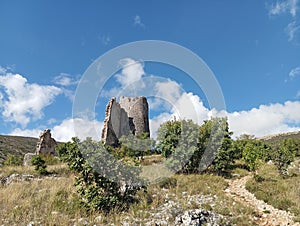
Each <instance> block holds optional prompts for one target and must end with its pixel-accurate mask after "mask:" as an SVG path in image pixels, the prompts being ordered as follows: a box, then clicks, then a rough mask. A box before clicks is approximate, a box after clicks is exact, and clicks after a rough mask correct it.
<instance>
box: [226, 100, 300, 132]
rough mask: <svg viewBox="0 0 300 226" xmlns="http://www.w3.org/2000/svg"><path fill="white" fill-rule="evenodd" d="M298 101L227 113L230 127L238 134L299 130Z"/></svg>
mask: <svg viewBox="0 0 300 226" xmlns="http://www.w3.org/2000/svg"><path fill="white" fill-rule="evenodd" d="M299 112H300V102H297V101H296V102H291V101H287V102H285V103H284V104H271V105H261V106H259V108H253V109H251V110H249V111H240V112H233V113H227V117H228V121H229V125H230V129H231V130H232V131H233V132H234V133H235V136H239V135H241V134H243V133H247V134H252V135H255V136H264V135H269V134H276V133H282V132H291V131H297V130H300V127H299V126H300V114H299Z"/></svg>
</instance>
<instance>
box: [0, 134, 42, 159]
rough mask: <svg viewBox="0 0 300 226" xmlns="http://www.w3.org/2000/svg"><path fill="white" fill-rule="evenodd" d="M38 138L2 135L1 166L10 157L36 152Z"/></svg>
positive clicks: (0, 146) (0, 138)
mask: <svg viewBox="0 0 300 226" xmlns="http://www.w3.org/2000/svg"><path fill="white" fill-rule="evenodd" d="M37 142H38V139H37V138H33V137H19V136H6V135H0V164H1V163H2V162H3V161H4V160H5V159H6V157H7V156H8V155H18V156H23V155H24V154H25V153H28V152H35V148H36V144H37Z"/></svg>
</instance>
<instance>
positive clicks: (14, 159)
mask: <svg viewBox="0 0 300 226" xmlns="http://www.w3.org/2000/svg"><path fill="white" fill-rule="evenodd" d="M22 164H23V159H22V158H21V157H20V156H17V155H8V156H7V158H6V159H5V161H4V162H3V165H5V166H20V165H22Z"/></svg>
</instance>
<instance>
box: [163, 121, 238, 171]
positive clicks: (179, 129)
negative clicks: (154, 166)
mask: <svg viewBox="0 0 300 226" xmlns="http://www.w3.org/2000/svg"><path fill="white" fill-rule="evenodd" d="M230 135H231V133H230V132H229V128H228V123H227V119H226V118H212V119H211V120H207V121H204V124H203V125H202V126H198V125H197V124H195V123H194V122H193V121H192V120H182V121H176V120H172V121H168V122H166V123H164V124H162V125H161V126H160V128H159V130H158V142H159V143H158V148H159V149H161V150H162V154H163V155H164V156H165V157H166V158H167V166H168V167H169V168H170V169H171V170H172V171H175V172H177V171H179V172H184V173H190V172H199V171H202V170H205V169H206V168H207V167H209V166H210V165H212V169H213V170H214V171H217V172H221V171H223V170H225V169H227V168H228V167H229V166H230V164H231V163H232V162H233V160H234V151H233V149H232V148H231V147H232V140H231V138H230Z"/></svg>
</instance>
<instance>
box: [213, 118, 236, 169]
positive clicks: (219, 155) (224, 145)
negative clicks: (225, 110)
mask: <svg viewBox="0 0 300 226" xmlns="http://www.w3.org/2000/svg"><path fill="white" fill-rule="evenodd" d="M210 121H211V123H212V125H211V134H210V143H209V146H211V147H212V149H211V150H210V152H212V153H213V154H214V160H213V162H212V164H213V169H214V170H215V171H217V172H218V173H222V172H223V171H225V170H227V169H228V168H230V167H231V165H232V164H233V163H234V159H235V150H234V149H233V147H232V145H233V141H232V139H231V135H232V133H231V132H229V125H228V122H227V118H213V119H211V120H210Z"/></svg>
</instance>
